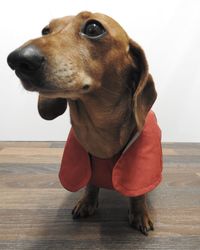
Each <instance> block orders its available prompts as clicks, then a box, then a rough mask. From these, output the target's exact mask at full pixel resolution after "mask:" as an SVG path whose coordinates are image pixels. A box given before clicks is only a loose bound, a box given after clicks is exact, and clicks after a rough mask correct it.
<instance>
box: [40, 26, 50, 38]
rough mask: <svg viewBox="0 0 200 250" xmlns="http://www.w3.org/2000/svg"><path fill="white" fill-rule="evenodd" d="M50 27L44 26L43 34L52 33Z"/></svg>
mask: <svg viewBox="0 0 200 250" xmlns="http://www.w3.org/2000/svg"><path fill="white" fill-rule="evenodd" d="M50 32H51V31H50V28H49V27H48V26H47V27H44V29H42V35H43V36H45V35H48V34H49V33H50Z"/></svg>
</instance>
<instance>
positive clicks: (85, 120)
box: [8, 12, 156, 235]
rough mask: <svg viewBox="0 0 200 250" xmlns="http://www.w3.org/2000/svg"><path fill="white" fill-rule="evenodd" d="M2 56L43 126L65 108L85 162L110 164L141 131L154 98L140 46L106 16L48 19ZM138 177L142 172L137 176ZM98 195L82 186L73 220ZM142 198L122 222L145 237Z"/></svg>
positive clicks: (145, 213) (90, 208) (91, 207)
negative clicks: (32, 98) (32, 95)
mask: <svg viewBox="0 0 200 250" xmlns="http://www.w3.org/2000/svg"><path fill="white" fill-rule="evenodd" d="M42 35H43V36H42V37H40V38H37V39H35V40H30V41H28V42H27V43H25V44H24V45H23V46H21V47H20V48H19V49H17V50H15V51H14V52H12V53H11V54H10V55H9V56H8V64H9V66H10V67H11V68H12V69H14V70H15V72H16V74H17V76H18V77H19V78H20V80H21V82H22V84H23V86H24V88H25V89H27V90H29V91H37V92H39V101H38V110H39V113H40V115H41V116H42V117H43V118H44V119H47V120H51V119H54V118H56V117H57V116H59V115H61V114H63V113H64V112H65V110H66V107H67V103H68V104H69V108H70V116H71V123H72V127H73V129H74V131H75V134H76V137H77V139H78V141H79V142H80V144H81V145H82V146H83V147H84V149H85V150H86V151H87V152H89V153H90V157H92V156H95V157H99V158H104V159H105V158H111V157H115V155H116V154H117V153H119V152H121V151H122V150H123V149H124V147H125V146H126V145H127V143H128V142H129V140H130V138H131V137H132V136H133V135H134V134H135V133H137V132H138V131H139V132H140V131H142V129H143V126H144V122H145V118H146V116H147V113H148V112H149V110H150V108H151V107H152V105H153V103H154V101H155V99H156V91H155V88H154V82H153V80H152V77H151V75H150V74H149V73H148V66H147V61H146V58H145V54H144V52H143V50H142V49H141V47H140V46H139V45H138V44H137V43H135V42H134V41H132V40H131V39H130V38H129V37H128V35H127V34H126V33H125V31H124V30H123V29H122V27H121V26H120V25H119V24H118V23H117V22H115V21H114V20H113V19H111V18H110V17H108V16H105V15H102V14H99V13H90V12H81V13H80V14H78V15H77V16H69V17H64V18H60V19H55V20H53V21H51V22H50V24H49V25H48V26H46V27H45V28H44V29H43V30H42ZM141 174H142V173H141ZM98 193H99V188H98V187H95V186H94V185H91V184H88V186H87V188H86V192H85V195H84V197H83V198H82V199H81V200H80V201H79V202H78V204H77V205H76V206H75V208H74V209H73V217H74V218H77V217H84V216H87V215H90V214H93V213H94V210H95V208H96V207H97V203H98ZM145 198H146V197H145V195H141V196H138V197H130V209H129V222H130V224H131V225H132V226H133V227H135V228H136V229H138V230H140V231H141V232H142V233H143V234H145V235H147V232H148V230H149V229H151V230H153V224H152V222H151V220H150V218H149V215H148V209H147V205H146V201H145Z"/></svg>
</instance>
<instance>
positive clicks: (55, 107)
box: [38, 95, 67, 120]
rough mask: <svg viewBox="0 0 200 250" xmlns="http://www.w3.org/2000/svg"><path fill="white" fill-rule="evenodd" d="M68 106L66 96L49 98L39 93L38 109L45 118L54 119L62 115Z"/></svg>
mask: <svg viewBox="0 0 200 250" xmlns="http://www.w3.org/2000/svg"><path fill="white" fill-rule="evenodd" d="M66 108H67V100H66V99H64V98H55V99H53V98H52V99H51V98H47V97H44V96H41V95H39V98H38V111H39V114H40V116H41V117H42V118H44V119H45V120H53V119H55V118H56V117H58V116H60V115H62V114H63V113H64V112H65V110H66Z"/></svg>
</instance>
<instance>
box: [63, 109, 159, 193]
mask: <svg viewBox="0 0 200 250" xmlns="http://www.w3.org/2000/svg"><path fill="white" fill-rule="evenodd" d="M161 172H162V148H161V131H160V128H159V126H158V124H157V120H156V116H155V114H154V113H153V112H152V111H150V112H149V113H148V115H147V117H146V120H145V125H144V128H143V130H142V132H141V133H140V134H139V135H138V136H137V138H136V136H135V137H134V138H133V139H132V140H131V141H130V142H129V144H128V145H127V146H126V148H125V149H124V151H123V152H122V153H121V154H120V155H119V154H118V155H117V157H112V158H110V159H100V158H97V157H93V156H92V161H90V158H89V154H88V152H86V151H85V149H84V148H83V147H82V146H81V144H80V143H79V142H78V140H77V139H76V136H75V134H74V131H73V129H71V130H70V133H69V136H68V139H67V142H66V145H65V149H64V153H63V158H62V162H61V168H60V173H59V178H60V182H61V184H62V185H63V187H64V188H66V189H67V190H69V191H71V192H75V191H77V190H79V189H81V188H83V187H84V186H86V185H87V184H88V183H91V184H93V185H95V186H98V187H103V188H109V189H114V190H116V191H118V192H120V193H121V194H123V195H125V196H138V195H142V194H145V193H147V192H149V191H151V190H153V189H154V188H155V187H156V186H157V185H158V184H159V183H160V181H161Z"/></svg>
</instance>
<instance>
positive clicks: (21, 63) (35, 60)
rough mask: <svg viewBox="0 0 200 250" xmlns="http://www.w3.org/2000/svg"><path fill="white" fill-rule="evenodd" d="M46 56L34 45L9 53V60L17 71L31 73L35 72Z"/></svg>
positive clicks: (10, 64) (9, 63) (25, 73)
mask: <svg viewBox="0 0 200 250" xmlns="http://www.w3.org/2000/svg"><path fill="white" fill-rule="evenodd" d="M44 61H45V58H44V56H43V54H42V53H41V51H40V50H39V49H38V48H37V47H36V46H33V45H29V46H26V47H24V48H19V49H17V50H15V51H13V52H11V53H10V54H9V55H8V58H7V62H8V65H9V66H10V67H11V69H13V70H16V72H17V73H20V74H24V75H29V74H31V73H35V72H36V71H37V70H38V69H39V68H40V67H41V65H42V64H43V62H44Z"/></svg>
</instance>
